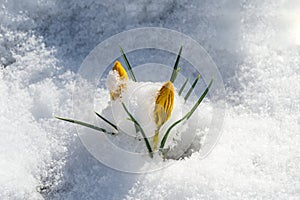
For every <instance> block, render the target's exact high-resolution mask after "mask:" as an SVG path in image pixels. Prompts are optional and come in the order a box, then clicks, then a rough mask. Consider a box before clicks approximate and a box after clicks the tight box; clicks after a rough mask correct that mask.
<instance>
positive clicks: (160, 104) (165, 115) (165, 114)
mask: <svg viewBox="0 0 300 200" xmlns="http://www.w3.org/2000/svg"><path fill="white" fill-rule="evenodd" d="M173 107H174V86H173V84H172V82H171V81H168V82H166V83H165V84H164V85H163V86H162V87H161V89H160V90H159V92H158V94H157V96H156V99H155V108H154V121H155V123H156V125H157V129H156V131H155V135H154V138H153V146H154V149H156V148H157V144H158V133H159V129H160V127H161V126H162V125H163V124H164V123H165V122H166V121H168V120H169V119H170V117H171V114H172V111H173Z"/></svg>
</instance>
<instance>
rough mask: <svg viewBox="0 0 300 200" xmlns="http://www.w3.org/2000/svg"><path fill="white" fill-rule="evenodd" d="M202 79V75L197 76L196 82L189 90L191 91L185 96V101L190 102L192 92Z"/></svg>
mask: <svg viewBox="0 0 300 200" xmlns="http://www.w3.org/2000/svg"><path fill="white" fill-rule="evenodd" d="M200 77H201V75H200V74H199V75H198V76H197V78H196V79H195V81H194V82H193V84H192V86H191V88H190V89H189V91H188V92H187V94H186V95H185V97H184V101H187V100H188V98H189V97H190V95H191V93H192V91H193V90H194V88H195V86H196V85H197V82H198V81H199V79H200Z"/></svg>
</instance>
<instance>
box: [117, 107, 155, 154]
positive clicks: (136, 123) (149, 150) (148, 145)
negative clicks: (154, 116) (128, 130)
mask: <svg viewBox="0 0 300 200" xmlns="http://www.w3.org/2000/svg"><path fill="white" fill-rule="evenodd" d="M122 106H123V108H124V110H125V111H126V113H127V114H128V116H129V117H130V120H131V121H133V123H134V124H135V126H136V128H138V129H139V130H140V132H141V134H142V136H143V138H144V141H145V144H146V147H147V149H148V152H149V155H150V157H151V158H153V151H152V148H151V146H150V143H149V141H148V139H147V137H146V134H145V132H144V130H143V129H142V127H141V126H140V124H139V123H138V122H137V120H136V119H135V118H134V117H133V116H132V115H131V114H130V112H129V111H128V109H127V108H126V106H125V104H124V102H122Z"/></svg>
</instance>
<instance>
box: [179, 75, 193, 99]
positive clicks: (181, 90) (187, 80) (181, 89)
mask: <svg viewBox="0 0 300 200" xmlns="http://www.w3.org/2000/svg"><path fill="white" fill-rule="evenodd" d="M189 80H190V79H189V78H187V79H186V80H185V82H184V83H183V85H182V86H181V88H180V90H179V92H178V94H179V96H180V95H181V93H182V92H183V90H184V88H185V86H186V84H187V83H188V82H189Z"/></svg>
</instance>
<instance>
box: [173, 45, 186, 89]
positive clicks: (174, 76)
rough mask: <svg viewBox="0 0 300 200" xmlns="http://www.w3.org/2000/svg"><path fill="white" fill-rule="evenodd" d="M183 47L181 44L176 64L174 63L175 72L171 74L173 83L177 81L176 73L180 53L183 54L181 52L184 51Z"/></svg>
mask: <svg viewBox="0 0 300 200" xmlns="http://www.w3.org/2000/svg"><path fill="white" fill-rule="evenodd" d="M182 48H183V46H182V45H181V47H180V49H179V53H178V55H177V58H176V61H175V64H174V67H173V72H172V75H171V78H170V81H171V82H172V83H173V82H174V81H175V78H176V75H175V74H176V71H177V67H178V63H179V60H180V55H181V52H182Z"/></svg>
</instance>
